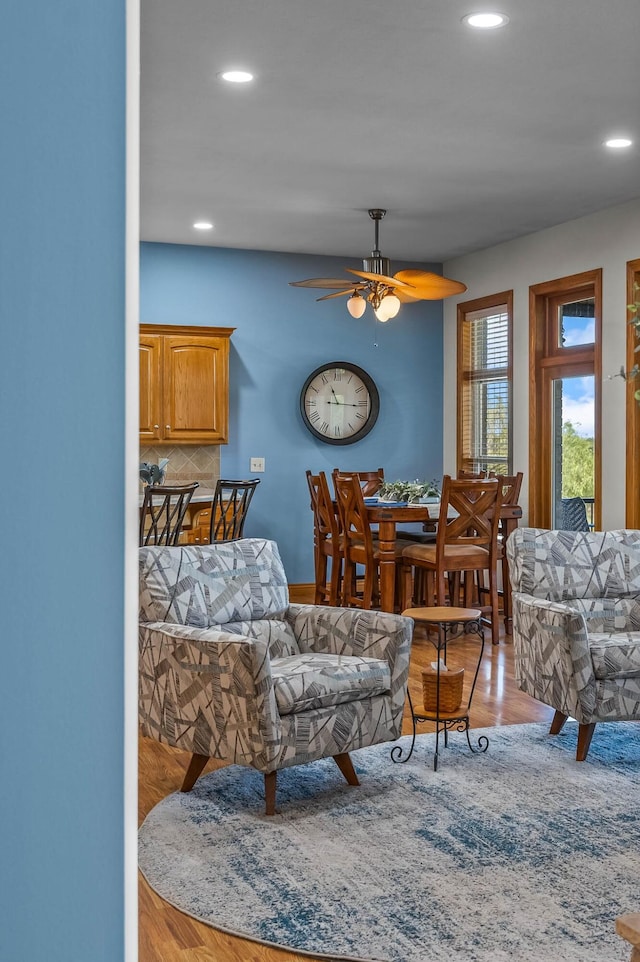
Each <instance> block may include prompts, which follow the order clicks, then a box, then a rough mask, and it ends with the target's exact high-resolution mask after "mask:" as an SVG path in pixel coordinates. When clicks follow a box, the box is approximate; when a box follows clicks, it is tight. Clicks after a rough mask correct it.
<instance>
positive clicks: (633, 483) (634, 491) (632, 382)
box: [625, 257, 640, 528]
mask: <svg viewBox="0 0 640 962" xmlns="http://www.w3.org/2000/svg"><path fill="white" fill-rule="evenodd" d="M634 284H640V257H639V258H636V259H635V260H632V261H627V300H626V303H627V304H633V303H634V302H635V299H636V296H635V293H634V289H633V287H634ZM630 319H631V315H630V314H629V313H628V312H626V317H625V323H626V324H627V365H626V367H627V371H630V370H631V369H632V368H633V366H634V364H640V355H638V354H636V353H635V348H636V346H637V344H638V343H640V341H638V339H637V338H636V335H635V331H634V328H633V326H632V325H631V324H629V323H628V322H629V320H630ZM639 387H640V381H639V380H638V378H633V379H632V378H628V379H627V419H626V420H627V469H626V516H625V524H626V526H627V528H640V405H639V404H638V402H637V401H636V399H635V397H634V394H635V392H636V391H637V390H638V388H639Z"/></svg>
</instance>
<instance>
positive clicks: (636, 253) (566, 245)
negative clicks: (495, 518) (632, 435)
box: [444, 200, 640, 530]
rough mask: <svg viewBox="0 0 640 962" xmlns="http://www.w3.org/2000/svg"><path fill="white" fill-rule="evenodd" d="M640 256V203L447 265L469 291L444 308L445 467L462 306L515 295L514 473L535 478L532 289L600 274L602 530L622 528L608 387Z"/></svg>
mask: <svg viewBox="0 0 640 962" xmlns="http://www.w3.org/2000/svg"><path fill="white" fill-rule="evenodd" d="M636 257H640V200H636V201H632V202H630V203H628V204H623V205H622V206H620V207H612V208H610V209H609V210H605V211H600V212H599V213H597V214H590V215H589V216H588V217H581V218H580V219H579V220H574V221H569V222H568V223H566V224H561V225H560V226H558V227H552V228H550V229H549V230H544V231H540V232H539V233H537V234H529V235H527V236H526V237H521V238H519V239H518V240H515V241H510V242H509V243H506V244H499V245H498V246H497V247H490V248H487V250H483V251H479V252H478V253H475V254H468V255H466V256H464V257H457V258H454V259H453V260H450V261H448V262H447V263H445V265H444V274H445V276H446V277H454V278H455V279H456V280H460V281H463V282H464V283H465V284H466V285H467V288H468V290H467V291H466V293H465V294H463V295H461V296H460V297H458V298H450V299H449V300H447V301H445V302H444V357H445V368H444V468H445V472H447V473H450V474H451V473H455V470H456V306H457V303H458V302H460V301H467V300H471V299H474V298H476V297H484V296H485V295H488V294H494V293H498V292H499V291H505V290H511V289H512V290H513V427H514V431H513V447H514V451H513V455H514V456H513V467H514V470H515V471H523V472H524V484H523V489H522V496H521V504H522V506H523V509H524V520H525V522H526V518H527V505H528V497H529V494H528V474H529V287H530V285H532V284H540V283H543V282H545V281H551V280H554V279H555V278H558V277H565V276H567V275H569V274H578V273H581V272H582V271H588V270H594V269H596V268H599V267H601V268H602V341H603V343H602V377H603V388H602V526H603V528H604V529H605V530H606V529H611V528H621V527H624V523H625V517H624V506H625V443H626V442H625V385H624V381H623V380H622V378H614V379H612V380H609V379H608V377H609V376H610V375H613V374H615V373H616V372H617V371H619V370H620V367H621V365H624V364H625V360H626V336H627V322H628V317H629V315H628V313H627V310H626V303H627V295H626V264H627V261H629V260H633V259H634V258H636Z"/></svg>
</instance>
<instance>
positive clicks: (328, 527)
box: [307, 471, 343, 607]
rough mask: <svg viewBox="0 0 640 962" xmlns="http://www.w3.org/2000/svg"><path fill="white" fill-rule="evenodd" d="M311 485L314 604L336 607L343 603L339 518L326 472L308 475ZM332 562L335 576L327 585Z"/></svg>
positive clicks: (333, 575)
mask: <svg viewBox="0 0 640 962" xmlns="http://www.w3.org/2000/svg"><path fill="white" fill-rule="evenodd" d="M307 484H308V485H309V494H310V496H311V510H312V512H313V560H314V569H315V580H316V588H315V599H314V603H315V604H316V605H321V604H326V605H332V606H333V607H336V606H337V605H339V604H340V601H341V588H342V555H343V546H342V536H341V534H340V525H339V521H338V515H337V513H336V507H335V505H334V502H333V500H332V498H331V493H330V491H329V485H328V483H327V476H326V474H325V473H324V471H320V472H319V473H318V474H312V473H311V471H307ZM329 561H330V562H331V573H330V577H329V580H328V581H327V573H328V567H329Z"/></svg>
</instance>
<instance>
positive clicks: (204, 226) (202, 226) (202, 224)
mask: <svg viewBox="0 0 640 962" xmlns="http://www.w3.org/2000/svg"><path fill="white" fill-rule="evenodd" d="M193 226H194V227H195V229H196V230H213V224H212V223H211V221H210V220H197V221H196V222H195V224H194V225H193Z"/></svg>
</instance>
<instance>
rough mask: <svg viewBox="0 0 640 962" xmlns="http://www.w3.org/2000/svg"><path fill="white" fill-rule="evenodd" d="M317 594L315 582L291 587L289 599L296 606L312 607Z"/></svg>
mask: <svg viewBox="0 0 640 962" xmlns="http://www.w3.org/2000/svg"><path fill="white" fill-rule="evenodd" d="M315 593H316V584H315V581H311V582H310V583H308V584H297V585H289V598H290V599H291V601H292V602H293V604H294V605H311V604H313V599H314V597H315Z"/></svg>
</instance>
